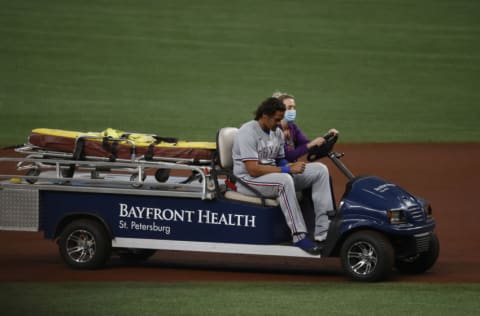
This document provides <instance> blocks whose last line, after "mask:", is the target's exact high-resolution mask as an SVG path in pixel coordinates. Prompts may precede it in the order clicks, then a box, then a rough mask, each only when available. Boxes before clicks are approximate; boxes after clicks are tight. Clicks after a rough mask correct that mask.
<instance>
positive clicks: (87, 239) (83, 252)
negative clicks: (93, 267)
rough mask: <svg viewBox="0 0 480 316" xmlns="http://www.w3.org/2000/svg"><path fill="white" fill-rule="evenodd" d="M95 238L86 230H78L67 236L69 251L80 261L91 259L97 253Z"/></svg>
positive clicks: (70, 254) (73, 257) (74, 258)
mask: <svg viewBox="0 0 480 316" xmlns="http://www.w3.org/2000/svg"><path fill="white" fill-rule="evenodd" d="M95 249H96V244H95V238H94V237H93V235H92V234H91V233H90V232H88V231H86V230H76V231H74V232H72V233H71V234H70V235H69V236H68V238H67V253H68V255H69V256H70V258H71V259H72V260H73V261H75V262H79V263H85V262H88V261H90V260H91V259H92V258H93V257H94V255H95Z"/></svg>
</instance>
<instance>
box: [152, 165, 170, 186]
mask: <svg viewBox="0 0 480 316" xmlns="http://www.w3.org/2000/svg"><path fill="white" fill-rule="evenodd" d="M169 177H170V169H164V168H160V169H157V171H155V180H157V181H158V182H160V183H163V182H167V180H168V178H169Z"/></svg>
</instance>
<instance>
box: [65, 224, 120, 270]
mask: <svg viewBox="0 0 480 316" xmlns="http://www.w3.org/2000/svg"><path fill="white" fill-rule="evenodd" d="M58 248H59V251H60V255H61V256H62V259H63V260H64V261H65V263H66V264H67V265H68V266H70V267H72V268H74V269H98V268H101V267H103V266H104V265H105V263H106V262H107V260H108V259H109V258H110V252H111V241H110V238H109V236H108V234H107V232H106V230H105V228H104V227H103V226H102V225H101V224H100V223H98V222H97V221H94V220H90V219H80V220H75V221H73V222H71V223H70V224H68V225H67V226H66V227H65V229H64V230H63V231H62V233H61V235H60V238H59V239H58Z"/></svg>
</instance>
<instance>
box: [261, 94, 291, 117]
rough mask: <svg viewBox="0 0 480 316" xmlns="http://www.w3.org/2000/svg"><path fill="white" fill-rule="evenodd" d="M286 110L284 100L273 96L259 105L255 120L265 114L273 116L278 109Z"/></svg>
mask: <svg viewBox="0 0 480 316" xmlns="http://www.w3.org/2000/svg"><path fill="white" fill-rule="evenodd" d="M285 110H286V107H285V104H283V102H282V101H280V100H279V99H277V98H273V97H272V98H268V99H266V100H265V101H263V102H262V103H261V104H260V105H259V106H258V108H257V111H256V112H255V120H256V121H258V120H259V119H260V118H261V117H262V115H263V114H265V115H267V116H268V117H272V116H274V115H275V113H276V112H277V111H280V112H285Z"/></svg>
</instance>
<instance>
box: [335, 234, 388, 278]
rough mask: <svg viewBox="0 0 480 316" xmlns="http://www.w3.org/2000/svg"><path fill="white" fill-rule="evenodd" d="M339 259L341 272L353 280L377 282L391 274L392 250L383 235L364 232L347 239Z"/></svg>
mask: <svg viewBox="0 0 480 316" xmlns="http://www.w3.org/2000/svg"><path fill="white" fill-rule="evenodd" d="M340 259H341V262H342V266H343V270H344V271H345V273H346V274H347V275H348V276H350V277H351V278H352V279H353V280H355V281H364V282H377V281H381V280H384V279H386V278H387V277H388V276H389V275H390V273H391V272H392V267H393V262H394V250H393V247H392V245H391V243H390V241H389V240H388V238H387V237H385V236H384V235H383V234H381V233H378V232H375V231H367V230H364V231H358V232H355V233H353V234H352V235H350V236H349V237H347V239H346V240H345V242H344V243H343V245H342V248H341V250H340Z"/></svg>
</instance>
